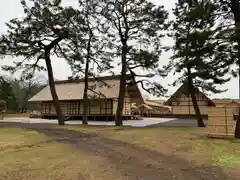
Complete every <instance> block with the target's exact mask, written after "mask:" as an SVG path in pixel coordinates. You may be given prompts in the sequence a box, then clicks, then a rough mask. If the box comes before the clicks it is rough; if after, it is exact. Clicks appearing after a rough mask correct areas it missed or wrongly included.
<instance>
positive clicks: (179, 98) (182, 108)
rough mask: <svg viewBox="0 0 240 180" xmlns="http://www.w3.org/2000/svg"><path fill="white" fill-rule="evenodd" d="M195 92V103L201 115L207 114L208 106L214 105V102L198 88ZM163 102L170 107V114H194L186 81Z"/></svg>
mask: <svg viewBox="0 0 240 180" xmlns="http://www.w3.org/2000/svg"><path fill="white" fill-rule="evenodd" d="M195 88H196V87H195ZM196 92H197V93H196V98H197V103H198V106H199V109H200V112H201V115H207V114H208V107H210V106H215V104H214V102H213V101H212V100H211V99H209V98H208V97H207V96H206V95H205V94H204V93H203V92H201V91H200V90H199V89H198V88H196ZM164 104H165V105H168V106H171V107H172V114H174V115H195V111H194V107H193V104H192V98H191V96H190V94H189V91H188V87H187V83H183V85H182V86H181V87H180V88H179V89H178V90H177V91H176V92H175V93H174V94H173V95H172V96H171V97H170V98H169V99H168V100H167V101H166V102H165V103H164Z"/></svg>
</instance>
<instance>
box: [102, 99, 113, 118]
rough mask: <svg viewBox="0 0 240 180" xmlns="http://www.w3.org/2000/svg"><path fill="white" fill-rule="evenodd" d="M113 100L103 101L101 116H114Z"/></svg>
mask: <svg viewBox="0 0 240 180" xmlns="http://www.w3.org/2000/svg"><path fill="white" fill-rule="evenodd" d="M112 108H113V107H112V100H111V99H105V100H102V103H101V106H100V114H112V111H113V109H112Z"/></svg>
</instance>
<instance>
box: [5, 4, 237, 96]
mask: <svg viewBox="0 0 240 180" xmlns="http://www.w3.org/2000/svg"><path fill="white" fill-rule="evenodd" d="M65 1H66V2H67V4H68V5H72V6H74V5H75V4H76V3H75V2H76V0H65ZM152 1H153V2H154V3H156V4H158V5H160V4H161V5H164V6H165V8H166V9H167V10H168V11H169V12H170V16H171V17H173V16H172V15H171V11H172V8H173V7H174V3H175V0H152ZM22 15H23V10H22V7H21V4H20V0H2V1H1V2H0V33H4V32H6V25H5V23H6V22H8V21H9V20H10V19H12V18H16V17H21V16H22ZM164 43H165V44H171V43H172V41H171V40H170V39H166V40H164ZM170 56H171V52H168V53H164V54H163V55H162V56H161V57H160V62H161V64H166V63H167V62H168V59H169V57H170ZM12 61H13V59H12V58H11V57H7V58H5V59H1V61H0V65H3V64H6V63H10V62H12ZM52 62H53V70H54V76H55V78H56V79H58V80H62V79H66V78H67V77H68V76H70V75H71V70H70V68H69V66H68V65H67V63H66V62H65V61H64V60H63V59H57V58H54V59H53V60H52ZM1 74H6V73H4V72H2V73H1ZM45 76H46V75H45ZM176 78H177V77H174V76H170V77H168V78H166V79H165V80H162V79H160V78H156V81H159V83H162V84H164V85H166V86H167V84H169V83H170V82H173V81H174V80H175V79H176ZM221 88H222V89H228V91H227V92H224V93H221V94H217V95H210V96H211V97H212V98H238V80H237V79H232V80H231V81H230V82H229V83H227V84H225V85H223V86H222V87H221ZM168 89H169V92H168V94H169V95H171V94H172V93H174V91H176V89H177V87H168ZM144 94H145V93H144ZM150 98H154V97H152V96H150Z"/></svg>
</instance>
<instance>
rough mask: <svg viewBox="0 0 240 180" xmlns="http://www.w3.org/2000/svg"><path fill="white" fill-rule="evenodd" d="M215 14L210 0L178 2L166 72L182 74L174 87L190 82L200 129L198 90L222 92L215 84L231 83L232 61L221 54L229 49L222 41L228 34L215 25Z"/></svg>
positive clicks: (224, 53)
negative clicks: (180, 83)
mask: <svg viewBox="0 0 240 180" xmlns="http://www.w3.org/2000/svg"><path fill="white" fill-rule="evenodd" d="M216 12H217V8H216V7H215V5H214V4H213V3H212V1H211V0H197V1H196V0H179V1H178V3H177V4H176V7H175V9H174V15H175V16H176V20H175V21H174V22H173V26H172V33H171V35H170V36H171V37H173V39H174V40H175V44H174V46H173V48H172V49H173V51H174V55H173V56H172V60H171V61H170V63H169V65H168V68H167V69H168V70H174V74H175V73H180V74H181V77H180V78H179V79H178V80H177V81H175V82H174V83H173V85H176V83H179V82H187V84H188V93H189V94H190V97H191V99H192V103H193V107H194V110H195V114H196V118H197V124H198V126H199V127H204V126H205V125H204V123H203V120H202V117H201V112H200V109H199V107H198V103H197V98H196V87H201V88H202V89H203V90H206V91H211V92H214V93H220V92H223V91H224V90H219V89H217V88H216V84H223V83H225V82H227V81H229V80H230V78H225V77H224V76H225V75H226V74H227V73H229V70H230V69H229V68H230V65H231V64H232V61H231V57H229V54H228V53H227V52H225V51H221V49H225V48H226V49H229V48H228V46H227V44H226V43H225V41H224V38H223V37H224V35H226V34H225V33H223V31H221V29H222V27H221V26H217V25H216V16H215V13H216Z"/></svg>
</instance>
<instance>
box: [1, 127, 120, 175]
mask: <svg viewBox="0 0 240 180" xmlns="http://www.w3.org/2000/svg"><path fill="white" fill-rule="evenodd" d="M0 137H1V139H0V144H1V145H2V147H1V148H2V150H1V151H0V159H1V163H0V180H19V179H24V180H25V179H26V180H45V179H48V180H63V179H64V180H70V179H71V180H72V179H74V180H75V179H80V180H85V179H86V180H98V179H104V180H105V179H106V180H112V179H116V180H122V179H123V178H122V176H121V174H120V173H119V172H118V171H116V169H115V168H114V167H112V166H111V164H110V163H108V160H107V159H105V158H103V157H100V156H96V155H92V154H88V153H87V152H84V151H79V150H78V151H76V150H75V149H73V148H71V147H69V146H67V145H64V144H59V143H56V142H54V141H49V138H47V137H45V136H43V135H41V134H39V133H38V132H36V131H29V130H22V129H17V128H14V129H13V128H1V131H0ZM99 167H101V168H99Z"/></svg>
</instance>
